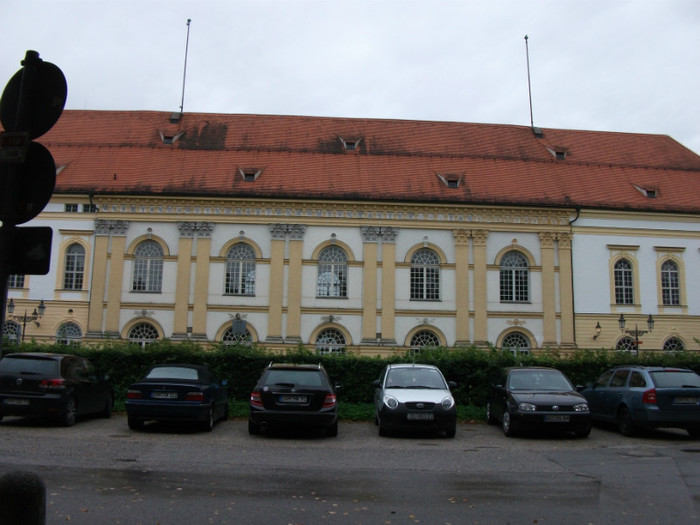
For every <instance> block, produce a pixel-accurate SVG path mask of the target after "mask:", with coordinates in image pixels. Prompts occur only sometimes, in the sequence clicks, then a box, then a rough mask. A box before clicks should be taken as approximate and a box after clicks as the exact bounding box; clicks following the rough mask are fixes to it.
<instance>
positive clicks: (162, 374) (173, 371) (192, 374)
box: [146, 366, 199, 381]
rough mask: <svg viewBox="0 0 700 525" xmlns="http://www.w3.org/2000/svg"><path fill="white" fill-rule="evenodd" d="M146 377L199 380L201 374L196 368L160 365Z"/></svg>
mask: <svg viewBox="0 0 700 525" xmlns="http://www.w3.org/2000/svg"><path fill="white" fill-rule="evenodd" d="M146 379H182V380H184V381H197V380H198V379H199V375H198V373H197V370H196V369H194V368H187V367H183V366H158V367H156V368H154V369H152V370H151V371H150V372H149V373H148V375H147V376H146Z"/></svg>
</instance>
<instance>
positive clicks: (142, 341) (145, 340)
mask: <svg viewBox="0 0 700 525" xmlns="http://www.w3.org/2000/svg"><path fill="white" fill-rule="evenodd" d="M128 337H129V342H130V343H135V344H137V345H139V346H142V347H145V346H148V345H149V344H151V343H154V342H155V341H157V340H158V330H156V327H155V326H153V325H152V324H150V323H138V324H135V325H134V326H133V327H132V328H131V330H129V336H128Z"/></svg>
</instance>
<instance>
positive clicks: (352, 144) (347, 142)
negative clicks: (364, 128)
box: [338, 137, 362, 151]
mask: <svg viewBox="0 0 700 525" xmlns="http://www.w3.org/2000/svg"><path fill="white" fill-rule="evenodd" d="M338 139H339V140H340V142H341V144H342V145H343V149H345V151H356V150H357V149H358V148H359V147H360V142H362V139H344V138H343V137H338Z"/></svg>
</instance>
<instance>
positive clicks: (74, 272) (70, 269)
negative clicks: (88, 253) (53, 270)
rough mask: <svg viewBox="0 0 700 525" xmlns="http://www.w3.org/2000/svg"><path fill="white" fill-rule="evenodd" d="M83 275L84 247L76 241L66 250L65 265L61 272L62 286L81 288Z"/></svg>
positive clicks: (72, 288) (68, 288) (65, 287)
mask: <svg viewBox="0 0 700 525" xmlns="http://www.w3.org/2000/svg"><path fill="white" fill-rule="evenodd" d="M84 276H85V248H83V247H82V245H80V244H78V243H77V242H76V243H73V244H71V245H70V246H69V247H68V249H67V250H66V266H65V270H64V272H63V288H64V289H66V290H82V289H83V277H84Z"/></svg>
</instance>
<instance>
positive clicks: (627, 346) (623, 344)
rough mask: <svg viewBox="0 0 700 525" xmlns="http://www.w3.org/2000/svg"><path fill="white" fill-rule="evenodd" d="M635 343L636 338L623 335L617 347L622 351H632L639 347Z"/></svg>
mask: <svg viewBox="0 0 700 525" xmlns="http://www.w3.org/2000/svg"><path fill="white" fill-rule="evenodd" d="M634 343H635V342H634V339H632V338H631V337H623V338H622V339H620V340H619V341H618V342H617V344H616V345H615V349H616V350H620V351H622V352H631V351H633V350H636V349H637V346H636V345H635V344H634Z"/></svg>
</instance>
